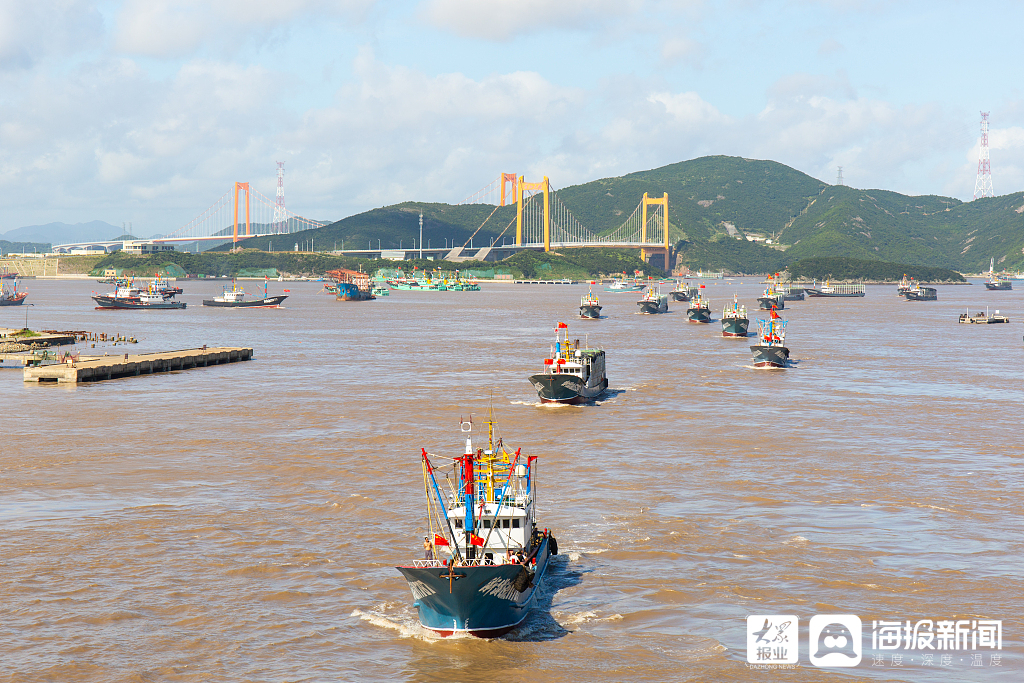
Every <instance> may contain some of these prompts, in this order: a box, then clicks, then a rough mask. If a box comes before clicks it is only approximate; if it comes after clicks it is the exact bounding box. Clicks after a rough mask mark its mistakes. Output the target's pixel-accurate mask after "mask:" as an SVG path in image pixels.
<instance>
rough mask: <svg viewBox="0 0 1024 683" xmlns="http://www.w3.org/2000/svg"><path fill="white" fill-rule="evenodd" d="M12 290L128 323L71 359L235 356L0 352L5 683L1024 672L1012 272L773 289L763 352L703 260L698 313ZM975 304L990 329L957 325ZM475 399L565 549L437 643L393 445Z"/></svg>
mask: <svg viewBox="0 0 1024 683" xmlns="http://www.w3.org/2000/svg"><path fill="white" fill-rule="evenodd" d="M25 284H26V285H27V286H26V289H28V291H29V292H30V299H29V301H31V302H32V303H34V304H35V305H34V306H33V307H31V308H30V309H29V310H28V317H29V324H30V326H32V327H35V328H42V329H57V330H61V329H75V330H89V331H92V332H107V333H110V334H123V335H127V336H134V337H137V338H138V339H139V340H140V343H139V344H137V345H132V346H130V347H122V346H121V345H118V346H117V347H112V346H110V345H98V347H97V349H95V350H92V349H88V347H87V345H86V346H85V347H84V350H86V351H93V352H95V351H99V352H101V353H102V352H104V351H105V352H108V353H124V352H125V351H130V352H132V353H135V352H145V351H158V350H168V349H177V348H188V347H194V346H201V345H203V344H207V345H210V346H242V345H245V346H252V347H254V348H255V349H256V360H255V361H252V362H249V363H240V364H233V365H227V366H220V367H213V368H206V369H197V370H189V371H184V372H180V373H172V374H166V375H155V376H148V377H138V378H130V379H122V380H114V381H108V382H100V383H97V384H92V385H83V386H38V385H25V384H23V383H22V381H21V376H20V372H17V371H11V370H2V371H0V400H2V405H3V413H4V417H3V426H2V436H0V614H2V617H3V618H2V619H0V661H2V663H3V667H2V673H0V679H4V680H12V681H44V680H53V681H150V680H154V681H164V680H166V681H249V680H252V681H341V680H373V681H376V680H380V681H384V680H414V681H493V680H504V681H623V680H630V681H674V680H693V681H710V680H715V681H748V680H771V679H785V680H795V681H817V680H844V679H868V680H908V681H943V682H945V681H963V680H972V681H973V680H978V681H989V680H991V681H1004V680H1005V681H1016V680H1024V657H1022V639H1021V633H1022V630H1024V620H1022V618H1021V610H1022V607H1024V597H1022V596H1024V590H1022V589H1024V581H1022V579H1021V574H1022V566H1024V523H1022V516H1021V503H1022V488H1024V474H1022V468H1024V459H1022V446H1021V438H1020V422H1021V406H1022V402H1024V390H1022V388H1021V356H1022V350H1024V343H1022V338H1021V336H1022V325H1021V323H1022V322H1024V284H1022V286H1021V287H1020V288H1018V289H1017V290H1014V291H1011V292H987V291H985V290H984V289H983V287H982V286H981V285H980V283H979V282H977V281H976V282H975V284H973V285H972V286H958V287H955V286H945V287H943V286H940V287H939V301H937V302H920V303H911V302H904V301H903V300H902V299H898V298H897V297H896V296H895V287H894V286H891V285H890V286H869V287H868V295H867V297H865V298H863V299H840V300H824V299H816V300H808V301H803V302H789V303H787V308H786V310H785V311H784V317H785V318H786V319H787V320H789V321H790V322H789V328H788V339H787V341H788V345H789V347H790V348H791V354H792V358H793V359H794V361H795V362H794V365H793V367H791V368H790V369H787V370H782V371H771V370H756V369H754V368H752V367H751V366H750V352H749V350H748V349H747V346H748V345H749V343H746V342H744V341H743V340H730V339H723V338H721V336H720V330H721V328H720V325H719V324H718V323H717V320H718V318H719V317H720V313H721V310H722V307H723V306H724V304H725V303H726V301H727V300H731V299H732V295H733V293H734V292H735V293H738V294H739V296H740V299H741V301H742V302H743V303H745V304H746V305H747V306H748V308H751V307H756V297H757V296H758V294H759V293H760V291H761V287H760V286H759V285H758V284H757V283H756V282H755V281H754V280H753V279H750V278H747V279H739V280H736V281H732V282H723V281H714V282H709V283H708V286H707V288H706V291H707V293H708V296H709V298H710V299H711V304H712V310H713V312H714V313H715V316H714V317H715V320H716V322H715V323H713V324H711V325H696V324H691V323H687V321H686V318H685V309H684V306H685V305H684V304H679V303H675V302H672V303H670V312H669V313H668V314H665V315H657V316H641V315H636V314H635V311H636V308H637V306H636V299H637V296H636V295H634V294H621V293H615V294H613V293H605V292H603V291H601V292H600V295H601V303H602V305H604V311H603V312H604V314H605V315H606V317H605V318H603V319H601V320H597V321H580V320H577V319H576V317H575V315H576V313H577V310H578V304H579V299H580V296H581V294H582V293H583V292H585V291H586V286H540V285H537V286H522V285H519V286H516V285H511V284H484V286H483V291H481V292H461V293H460V292H450V293H435V292H393V293H392V294H391V296H390V297H386V298H380V299H378V300H377V301H374V302H367V303H340V302H336V301H335V300H334V298H333V297H331V296H328V295H323V294H320V293H319V291H318V290H319V289H320V288H321V285H320V284H319V283H271V292H272V293H275V292H278V290H280V289H282V288H288V289H290V290H291V291H290V298H289V299H288V300H287V301H286V302H285V308H283V309H280V310H224V309H205V308H202V307H201V306H200V303H201V300H202V298H204V297H207V298H209V297H210V296H211V295H213V294H215V293H217V292H219V290H220V286H221V285H220V284H217V283H212V282H187V281H186V282H184V283H183V286H184V288H185V294H184V300H185V301H186V302H188V304H189V307H188V309H186V310H184V311H96V310H94V309H93V307H92V302H91V300H90V299H89V294H90V292H91V291H93V290H103V289H104V288H107V286H106V285H101V284H98V283H93V282H82V281H78V282H72V281H32V282H26V283H25ZM251 288H252V289H253V291H255V287H251ZM986 305H988V306H990V307H991V308H992V309H993V310H995V309H996V308H998V309H1000V311H1001V312H1003V313H1006V314H1008V315H1009V316H1010V318H1011V320H1012V322H1011V324H1008V325H988V326H982V325H958V324H957V322H956V320H957V316H958V315H959V314H960V313H962V312H964V311H966V310H967V308H968V307H970V308H971V309H972V310H974V309H977V308H983V307H984V306H986ZM25 314H26V311H25V310H22V309H19V308H5V309H0V327H5V326H10V327H20V326H21V325H22V324H23V322H24V316H25ZM751 317H752V318H754V317H757V314H756V312H754V311H751ZM558 321H565V322H568V323H569V325H570V332H571V334H572V335H573V336H575V337H580V338H581V339H584V340H585V341H589V343H590V345H592V346H602V347H603V348H605V349H606V351H607V353H608V375H609V380H610V384H611V390H612V391H611V392H610V393H609V395H608V396H607V397H605V398H604V399H602V400H601V401H599V402H598V403H597V404H596V405H591V406H582V407H546V406H544V407H542V406H541V405H539V404H538V402H537V398H536V394H535V393H534V391H533V389H532V388H531V386H530V384H529V382H528V381H527V379H526V377H527V376H528V375H529V374H530V373H532V372H534V371H536V369H537V368H539V367H542V359H543V358H544V357H545V355H546V354H547V352H548V349H549V346H550V344H551V340H552V336H553V331H552V328H553V326H554V324H555V323H557V322H558ZM752 327H753V324H752ZM80 348H82V347H80ZM489 405H493V408H494V412H495V414H496V417H497V419H498V421H499V427H500V432H501V434H502V435H503V436H504V437H505V439H506V441H507V443H509V444H511V445H513V446H514V447H519V446H522V447H523V449H524V452H527V453H528V454H530V455H538V456H539V461H538V462H539V494H538V495H539V506H540V517H539V519H540V523H541V524H542V525H543V526H545V527H548V528H550V529H552V530H553V532H554V533H555V535H556V536H557V538H558V541H559V547H560V549H561V550H562V554H561V555H559V556H558V558H557V561H556V562H555V563H554V565H553V568H552V571H551V574H550V575H549V577H548V578H547V580H546V583H545V586H544V591H543V595H542V599H541V602H540V604H539V605H538V608H537V609H535V610H534V612H533V613H532V614H531V616H530V618H529V619H528V620H527V622H526V624H525V625H524V626H523V627H522V628H520V629H518V630H517V631H514V632H513V633H512V634H510V635H509V636H508V637H507V638H505V639H502V640H498V641H479V640H475V639H472V638H465V639H448V640H444V639H439V638H436V637H433V636H432V635H431V634H429V633H427V632H425V631H423V630H422V629H421V628H420V627H419V626H418V622H417V620H416V616H415V613H414V612H413V609H412V607H411V602H412V598H411V596H410V594H409V591H408V589H407V588H406V586H405V582H404V581H403V580H402V578H401V577H400V576H399V574H398V573H397V572H396V571H395V570H394V569H393V568H392V567H393V566H394V565H396V564H401V563H404V562H408V561H409V560H411V559H412V558H414V557H417V556H418V555H419V552H420V545H419V544H420V540H421V538H422V535H423V531H424V503H423V485H422V481H421V478H420V476H421V475H420V465H419V452H420V448H421V447H425V448H427V449H428V451H430V452H433V453H438V454H449V455H454V454H457V453H458V452H460V451H461V441H460V435H459V432H458V422H459V419H460V417H466V416H469V415H470V414H472V415H473V417H474V419H475V420H480V418H482V417H483V416H484V414H485V413H486V411H487V408H488V406H489ZM751 614H793V615H797V616H798V618H799V620H800V624H799V625H800V638H801V642H800V646H799V647H800V665H799V667H798V668H796V669H793V670H784V671H755V670H751V669H749V668H748V667H747V663H746V637H747V631H746V616H747V615H751ZM816 614H856V615H858V616H860V618H861V619H862V620H863V622H864V624H865V628H866V631H867V630H868V629H869V628H870V624H871V621H872V620H880V619H895V620H900V621H906V620H911V621H917V620H921V619H946V618H948V619H954V620H956V619H998V620H1002V624H1003V649H1002V650H1000V651H995V654H998V655H1000V657H999V658H998V659H997V660H996V661H998V666H995V665H993V663H992V658H991V654H993V651H991V650H981V649H978V650H971V651H956V652H952V653H950V654H952V655H954V656H953V657H952V659H951V661H950V662H949V663H948V664H945V665H940V664H939V658H938V656H936V658H935V663H934V664H933V665H931V666H928V665H924V664H922V663H921V659H920V657H919V656H918V653H913V652H908V651H901V652H903V654H904V655H905V656H904V658H903V662H902V666H896V665H893V664H892V661H891V659H890V657H889V656H886V658H885V660H884V662H883V665H881V666H876V665H875V664H877V662H875V661H874V660H873V659H872V657H871V655H870V654H869V645H870V639H866V640H865V643H866V644H865V655H864V661H863V662H862V663H861V664H860V665H859V666H858V667H856V668H849V669H832V670H823V669H818V668H816V667H814V666H812V665H811V664H810V663H809V661H808V643H807V642H806V639H807V625H808V621H809V619H810V618H811V617H812V616H814V615H816ZM975 653H983V655H984V657H983V660H982V664H983V666H981V667H977V666H971V664H972V659H971V655H972V654H975ZM915 656H916V657H918V660H917V661H913V660H912V658H913V657H915ZM957 660H959V661H957Z"/></svg>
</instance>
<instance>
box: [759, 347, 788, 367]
mask: <svg viewBox="0 0 1024 683" xmlns="http://www.w3.org/2000/svg"><path fill="white" fill-rule="evenodd" d="M750 351H751V352H752V353H753V354H754V367H755V368H784V367H786V366H787V365H788V364H789V349H787V348H786V347H785V346H766V345H764V344H756V345H754V346H751V347H750Z"/></svg>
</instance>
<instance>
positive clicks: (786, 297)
mask: <svg viewBox="0 0 1024 683" xmlns="http://www.w3.org/2000/svg"><path fill="white" fill-rule="evenodd" d="M782 300H783V301H803V300H804V290H802V289H801V290H800V291H795V290H791V291H789V292H786V293H785V294H783V295H782Z"/></svg>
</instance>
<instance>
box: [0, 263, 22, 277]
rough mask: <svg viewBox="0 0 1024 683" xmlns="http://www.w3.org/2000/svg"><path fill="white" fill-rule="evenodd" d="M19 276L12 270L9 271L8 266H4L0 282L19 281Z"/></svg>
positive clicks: (0, 273) (0, 274) (0, 272)
mask: <svg viewBox="0 0 1024 683" xmlns="http://www.w3.org/2000/svg"><path fill="white" fill-rule="evenodd" d="M17 279H18V274H17V273H16V272H14V271H12V270H8V269H7V266H3V268H2V269H0V280H17Z"/></svg>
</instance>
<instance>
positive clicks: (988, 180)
mask: <svg viewBox="0 0 1024 683" xmlns="http://www.w3.org/2000/svg"><path fill="white" fill-rule="evenodd" d="M995 196H996V193H995V190H993V189H992V165H991V163H990V162H989V159H988V112H987V111H983V112H981V153H980V154H979V155H978V179H977V180H976V181H974V198H975V199H977V198H978V197H995Z"/></svg>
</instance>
